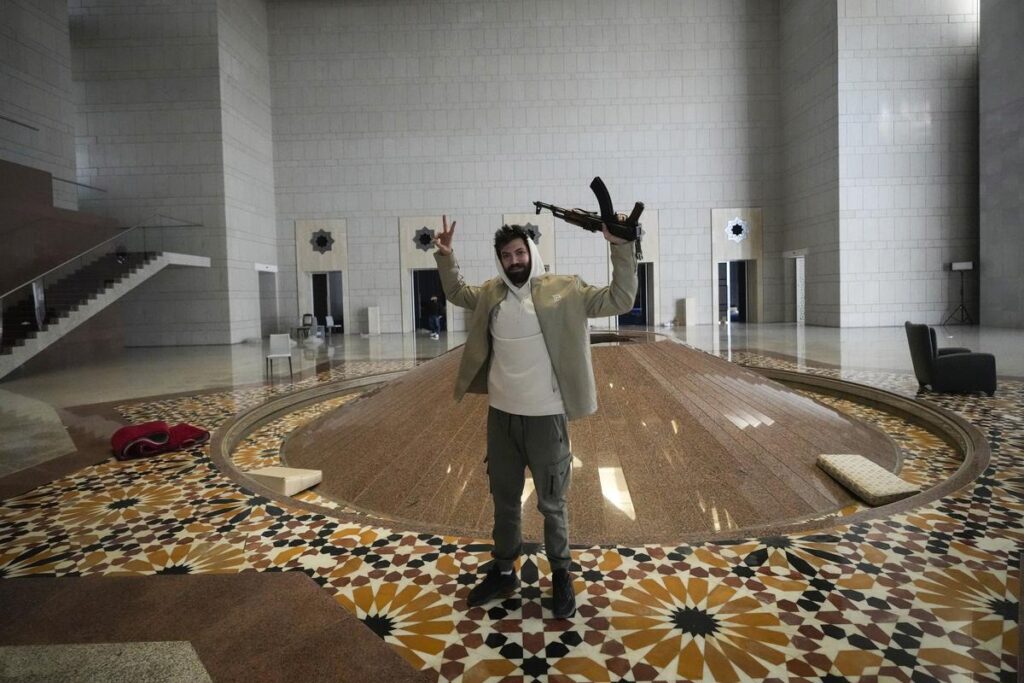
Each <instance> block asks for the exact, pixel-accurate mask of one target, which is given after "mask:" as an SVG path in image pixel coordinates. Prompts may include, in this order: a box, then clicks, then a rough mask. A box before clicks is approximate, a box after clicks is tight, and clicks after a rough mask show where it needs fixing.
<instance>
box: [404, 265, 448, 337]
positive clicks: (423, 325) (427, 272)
mask: <svg viewBox="0 0 1024 683" xmlns="http://www.w3.org/2000/svg"><path fill="white" fill-rule="evenodd" d="M434 296H436V297H437V301H438V304H440V310H441V311H442V314H441V331H442V332H443V331H445V330H446V329H448V328H447V320H446V318H447V316H446V315H444V311H445V309H446V306H447V300H446V299H445V298H444V289H443V288H442V287H441V276H440V275H438V274H437V268H418V269H415V270H413V271H412V307H413V313H412V315H413V320H415V329H417V330H427V329H430V323H429V321H428V320H427V312H426V304H427V302H428V301H430V298H431V297H434Z"/></svg>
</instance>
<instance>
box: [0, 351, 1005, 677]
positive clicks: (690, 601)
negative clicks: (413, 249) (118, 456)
mask: <svg viewBox="0 0 1024 683" xmlns="http://www.w3.org/2000/svg"><path fill="white" fill-rule="evenodd" d="M737 358H739V359H740V360H742V361H743V362H745V363H748V364H757V365H770V366H772V367H779V368H782V369H788V370H793V369H796V368H795V366H794V365H793V364H792V363H788V362H787V361H785V360H783V359H779V358H775V357H767V356H758V355H757V354H752V353H745V354H736V353H735V352H734V353H733V359H734V360H736V359H737ZM361 369H363V370H366V371H368V372H373V371H374V370H375V368H374V367H373V365H372V363H368V364H367V365H366V366H364V367H363V368H361ZM800 370H801V371H803V372H809V373H814V374H821V375H824V376H831V377H840V378H842V379H848V380H850V381H856V382H862V383H865V384H870V385H872V386H877V387H880V388H883V389H888V390H891V391H896V392H899V393H903V394H906V395H909V396H914V395H915V394H916V391H917V383H916V381H914V380H913V378H912V377H907V376H905V375H899V374H893V373H884V372H849V371H837V370H834V369H830V368H804V367H801V368H800ZM336 371H337V374H339V375H340V374H345V373H348V376H353V375H352V373H354V372H355V369H354V368H345V367H341V366H339V368H336V369H332V371H331V373H322V375H321V376H318V377H315V378H310V380H306V381H304V383H298V384H302V385H304V386H309V385H312V384H313V383H316V382H321V381H329V380H330V378H331V376H333V375H335V374H336ZM292 386H293V385H288V388H291V387H292ZM281 390H287V389H275V388H260V389H247V390H238V391H235V392H222V393H221V394H218V395H207V396H199V397H194V398H191V399H189V398H185V399H174V400H171V401H169V402H167V403H166V404H165V403H163V402H159V401H157V402H148V403H145V404H137V405H126V406H124V407H123V408H122V412H123V414H125V415H126V417H130V418H131V419H139V420H140V421H141V419H153V418H154V417H155V416H159V417H160V418H161V419H165V420H168V421H171V420H175V421H177V420H182V421H188V422H191V423H192V424H197V425H201V426H204V427H207V428H214V427H216V425H217V424H220V423H222V422H223V421H224V420H226V419H227V418H229V417H230V416H231V415H232V414H234V413H237V412H238V411H239V410H242V409H243V408H244V407H247V406H250V405H254V404H256V403H259V402H260V401H262V400H266V398H267V397H268V396H270V395H272V394H274V393H277V392H279V391H281ZM922 397H923V398H924V399H926V400H929V401H933V402H935V403H936V404H938V405H940V406H941V407H943V408H946V409H949V410H952V411H954V412H956V413H958V414H959V415H961V416H962V417H963V418H964V419H966V420H967V421H969V422H971V423H972V424H974V425H975V426H977V427H978V428H979V429H981V430H982V431H983V432H984V433H985V434H986V435H987V436H988V440H989V444H990V446H991V451H992V457H991V461H990V465H989V467H988V468H987V469H986V470H985V471H984V472H983V473H982V475H981V476H980V477H979V478H978V479H977V480H976V481H974V482H972V483H970V484H968V485H967V486H965V487H964V488H962V489H960V490H959V491H956V492H954V493H952V494H950V495H948V496H946V497H944V498H941V499H939V500H937V501H934V502H932V503H930V504H926V505H924V506H921V507H919V508H916V509H912V510H910V511H907V512H902V513H897V514H893V515H891V516H889V517H887V518H884V519H879V520H872V521H867V522H858V523H853V524H850V523H847V524H842V523H841V522H840V523H839V524H837V525H836V526H834V527H831V528H828V529H826V530H818V531H814V532H807V533H795V534H788V535H780V536H776V537H763V538H737V539H733V540H727V541H723V540H716V541H715V542H707V543H696V544H691V545H681V546H662V545H657V546H640V547H625V546H623V547H607V548H605V547H591V548H585V549H579V550H574V551H573V560H574V567H573V569H574V573H575V582H574V584H575V588H576V592H577V604H578V612H577V615H576V617H574V618H573V619H571V620H561V621H556V620H552V619H545V618H544V617H545V615H546V614H549V610H550V604H549V603H550V593H551V587H550V582H549V580H548V577H549V575H550V571H549V567H548V566H547V561H546V559H545V558H544V555H543V553H539V554H538V553H536V552H533V553H530V554H528V555H525V556H524V557H523V558H522V559H521V562H520V574H521V578H522V581H523V586H522V589H521V590H520V592H519V594H518V595H516V596H514V597H513V598H510V599H507V600H505V601H503V602H500V603H494V604H490V605H486V606H483V607H473V608H470V607H468V606H467V605H466V596H467V593H468V591H469V587H470V585H472V584H473V583H474V582H475V580H476V575H477V573H478V571H480V569H481V566H482V565H484V564H485V563H486V562H487V561H488V560H489V551H490V545H489V543H488V541H487V539H469V538H458V537H451V536H437V535H433V534H425V533H417V532H416V531H415V530H404V529H395V528H390V527H387V526H383V525H372V524H366V525H362V524H359V523H347V522H343V521H341V520H339V519H334V518H331V517H328V516H325V515H320V514H311V513H309V512H307V511H304V510H301V509H299V508H295V507H292V506H289V505H287V504H281V503H277V502H275V501H271V500H268V499H266V498H263V497H261V496H257V495H254V494H253V493H252V492H250V491H247V490H246V489H244V488H242V487H240V486H238V485H237V484H235V483H234V482H233V481H232V480H231V479H229V478H228V477H226V476H225V475H224V474H223V473H221V472H220V471H218V470H217V468H216V467H214V466H213V464H212V462H211V460H210V458H209V457H208V455H207V447H206V446H205V445H204V446H197V447H194V448H191V449H189V450H187V451H181V452H177V453H169V454H165V455H161V456H158V457H155V458H152V459H147V460H141V461H133V462H126V463H120V462H116V461H113V460H111V461H107V462H104V463H101V464H99V465H95V466H92V467H87V468H85V469H83V470H81V471H79V472H77V473H75V474H73V475H71V476H68V477H65V478H63V479H59V480H57V481H54V482H51V483H50V484H47V485H45V486H42V487H40V488H38V489H36V490H34V491H31V492H29V493H27V494H24V495H21V496H18V497H16V498H12V499H9V500H6V501H2V502H0V578H10V579H13V580H17V578H18V577H25V576H33V575H47V576H82V575H89V574H135V575H143V574H156V573H189V572H210V573H234V572H241V571H302V572H305V573H306V574H307V575H309V576H310V577H312V578H313V579H314V580H315V581H316V582H317V583H318V584H319V585H320V586H322V587H323V589H324V590H326V591H328V592H329V593H330V594H331V595H332V596H333V597H334V599H335V600H336V601H337V602H338V603H339V604H340V605H342V606H343V607H345V608H346V609H347V610H349V611H350V612H351V613H353V614H355V615H356V616H357V617H358V618H360V619H362V620H363V622H364V623H365V624H366V625H367V626H368V627H369V628H371V629H372V630H373V631H374V632H376V633H377V634H378V635H379V636H380V637H381V638H383V639H384V640H385V641H386V642H387V643H389V644H390V645H391V646H392V647H394V648H395V650H396V651H397V652H399V653H400V654H401V655H402V656H403V657H405V658H406V659H407V660H408V661H409V662H411V663H412V664H413V665H414V666H417V667H419V668H421V669H424V670H426V671H430V672H432V673H433V674H434V675H435V676H436V677H437V678H438V679H441V680H456V679H460V680H461V679H465V680H478V681H484V680H502V679H511V680H540V679H548V680H561V681H585V680H634V681H646V680H677V679H690V680H702V679H705V680H723V681H729V680H732V681H740V680H795V681H823V680H836V681H838V680H844V679H846V680H853V679H862V680H900V681H910V680H945V681H960V680H992V681H1000V680H1002V681H1011V680H1016V678H1017V651H1018V646H1019V643H1018V623H1017V619H1018V614H1019V609H1020V607H1019V606H1020V603H1019V601H1020V582H1021V576H1020V569H1019V567H1020V564H1019V562H1020V548H1021V547H1022V546H1024V386H1022V385H1021V383H1020V382H1014V381H1010V380H1002V381H1001V385H1000V388H999V390H998V392H997V394H996V396H995V397H992V398H989V397H985V396H966V397H965V396H959V397H956V396H941V395H935V394H926V395H923V396H922ZM312 417H315V414H314V415H312V416H310V415H305V416H297V417H295V418H293V420H302V419H312ZM872 421H873V422H874V423H875V424H876V425H878V426H879V427H880V428H882V429H883V430H886V425H885V424H884V423H885V420H884V419H881V418H879V419H872ZM901 424H902V423H901ZM890 427H891V426H890ZM277 428H278V429H281V428H282V427H281V425H278V427H277ZM887 431H888V430H887ZM889 433H890V435H891V436H892V437H893V438H894V439H896V440H897V443H898V444H899V445H900V447H901V449H903V451H904V457H905V458H906V460H905V465H904V469H903V471H902V472H901V476H905V477H907V478H908V479H909V478H911V477H917V478H920V482H922V483H928V482H934V481H936V480H937V479H938V478H941V477H942V476H943V473H944V472H948V468H950V467H955V463H953V462H952V461H948V462H946V461H943V462H939V463H938V464H933V460H936V459H937V460H940V461H942V460H943V458H944V457H945V456H943V455H942V454H941V453H940V451H941V448H940V446H939V444H936V443H931V442H929V441H928V438H927V435H921V434H896V433H893V432H889ZM915 461H917V462H915Z"/></svg>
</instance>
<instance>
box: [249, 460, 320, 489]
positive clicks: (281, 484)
mask: <svg viewBox="0 0 1024 683" xmlns="http://www.w3.org/2000/svg"><path fill="white" fill-rule="evenodd" d="M245 474H246V475H247V476H250V477H252V478H253V479H255V480H256V481H258V482H259V483H261V484H263V485H264V486H266V487H267V488H268V489H270V490H272V491H274V492H275V493H279V494H281V495H283V496H291V495H294V494H296V493H298V492H299V491H305V490H306V489H308V488H309V487H310V486H316V485H317V484H319V483H320V482H321V481H323V478H324V475H323V472H321V471H320V470H300V469H298V468H295V467H264V468H263V469H259V470H253V471H251V472H246V473H245Z"/></svg>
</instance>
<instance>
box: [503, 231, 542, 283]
mask: <svg viewBox="0 0 1024 683" xmlns="http://www.w3.org/2000/svg"><path fill="white" fill-rule="evenodd" d="M526 248H527V249H529V250H530V274H529V275H528V276H527V278H526V281H525V282H524V283H523V285H522V287H516V286H515V285H514V284H512V281H511V280H509V279H508V275H507V274H506V273H505V268H504V267H503V266H502V265H501V257H500V256H498V252H497V250H495V252H494V265H496V266H497V268H498V277H500V278H501V279H502V281H503V282H504V283H505V284H506V285H507V286H508V288H509V290H510V291H512V292H513V293H514V294H515V295H516V296H517V297H523V296H525V295H526V294H527V292H529V291H530V289H529V288H530V281H531V280H532V279H533V278H535V277H540V276H541V275H543V274H544V261H543V260H542V259H541V257H540V249H539V248H538V247H537V244H536V243H535V242H534V241H533V238H532V237H527V238H526Z"/></svg>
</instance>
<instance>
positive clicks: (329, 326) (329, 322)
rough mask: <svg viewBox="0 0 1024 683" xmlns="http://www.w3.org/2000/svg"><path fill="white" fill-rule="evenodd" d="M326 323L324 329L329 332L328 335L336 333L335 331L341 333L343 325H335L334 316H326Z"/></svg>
mask: <svg viewBox="0 0 1024 683" xmlns="http://www.w3.org/2000/svg"><path fill="white" fill-rule="evenodd" d="M324 323H325V324H324V328H325V329H326V330H327V334H330V333H331V332H334V331H335V330H339V331H341V325H336V324H335V323H334V316H333V315H328V316H325V317H324Z"/></svg>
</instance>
